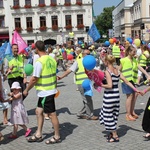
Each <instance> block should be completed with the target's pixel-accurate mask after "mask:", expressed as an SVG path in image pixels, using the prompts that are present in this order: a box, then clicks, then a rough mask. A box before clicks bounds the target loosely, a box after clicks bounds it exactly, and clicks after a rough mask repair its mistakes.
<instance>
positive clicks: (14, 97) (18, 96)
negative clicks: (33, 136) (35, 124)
mask: <svg viewBox="0 0 150 150" xmlns="http://www.w3.org/2000/svg"><path fill="white" fill-rule="evenodd" d="M11 90H12V92H11V93H10V94H9V96H10V98H9V99H8V101H11V118H10V122H11V123H12V124H13V126H14V128H13V132H12V134H11V135H10V136H9V138H11V139H15V138H17V130H18V126H21V127H22V128H23V129H24V130H25V137H27V136H29V134H30V133H31V129H29V128H27V126H26V125H25V124H28V123H29V120H28V116H27V112H26V110H25V107H24V104H23V96H22V93H21V87H20V84H19V82H13V84H12V87H11Z"/></svg>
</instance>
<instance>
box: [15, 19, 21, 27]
mask: <svg viewBox="0 0 150 150" xmlns="http://www.w3.org/2000/svg"><path fill="white" fill-rule="evenodd" d="M15 28H21V20H20V18H15Z"/></svg>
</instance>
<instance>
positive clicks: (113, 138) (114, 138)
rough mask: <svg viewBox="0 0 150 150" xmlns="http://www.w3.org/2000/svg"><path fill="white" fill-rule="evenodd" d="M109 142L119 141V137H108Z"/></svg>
mask: <svg viewBox="0 0 150 150" xmlns="http://www.w3.org/2000/svg"><path fill="white" fill-rule="evenodd" d="M107 142H109V143H112V142H119V138H118V137H112V138H110V139H108V140H107Z"/></svg>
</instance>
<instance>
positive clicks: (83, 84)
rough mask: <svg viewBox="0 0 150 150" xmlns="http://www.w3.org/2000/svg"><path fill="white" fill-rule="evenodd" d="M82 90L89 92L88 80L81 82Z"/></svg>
mask: <svg viewBox="0 0 150 150" xmlns="http://www.w3.org/2000/svg"><path fill="white" fill-rule="evenodd" d="M82 88H83V89H84V90H90V89H91V81H90V80H89V79H85V80H84V81H83V82H82Z"/></svg>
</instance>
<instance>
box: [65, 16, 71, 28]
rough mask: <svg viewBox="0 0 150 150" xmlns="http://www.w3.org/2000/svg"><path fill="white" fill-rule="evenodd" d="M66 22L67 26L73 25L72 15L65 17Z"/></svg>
mask: <svg viewBox="0 0 150 150" xmlns="http://www.w3.org/2000/svg"><path fill="white" fill-rule="evenodd" d="M65 20H66V26H68V25H72V23H71V15H66V16H65Z"/></svg>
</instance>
